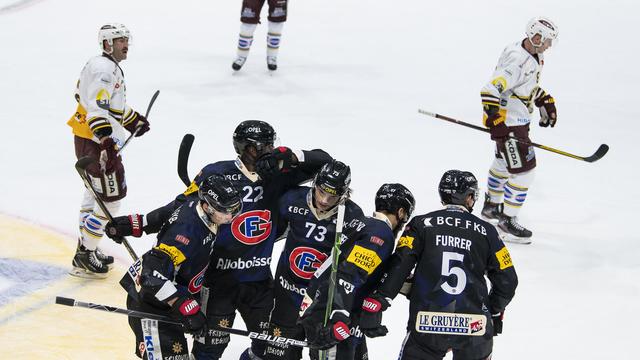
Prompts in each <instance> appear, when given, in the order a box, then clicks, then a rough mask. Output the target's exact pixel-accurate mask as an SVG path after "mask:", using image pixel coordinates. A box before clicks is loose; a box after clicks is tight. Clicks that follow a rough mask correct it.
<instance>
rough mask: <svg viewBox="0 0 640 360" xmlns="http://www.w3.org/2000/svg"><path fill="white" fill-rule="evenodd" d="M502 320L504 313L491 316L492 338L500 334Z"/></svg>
mask: <svg viewBox="0 0 640 360" xmlns="http://www.w3.org/2000/svg"><path fill="white" fill-rule="evenodd" d="M503 318H504V312H501V313H497V314H491V321H492V322H493V336H498V334H502V319H503Z"/></svg>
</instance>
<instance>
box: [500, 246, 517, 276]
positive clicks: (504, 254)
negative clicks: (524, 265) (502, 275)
mask: <svg viewBox="0 0 640 360" xmlns="http://www.w3.org/2000/svg"><path fill="white" fill-rule="evenodd" d="M496 258H497V259H498V263H499V264H500V270H504V269H506V268H509V267H512V266H513V262H512V261H511V254H509V250H507V247H506V246H505V247H503V248H502V249H500V250H499V251H498V252H496Z"/></svg>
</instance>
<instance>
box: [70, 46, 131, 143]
mask: <svg viewBox="0 0 640 360" xmlns="http://www.w3.org/2000/svg"><path fill="white" fill-rule="evenodd" d="M76 100H78V103H79V106H78V111H77V112H76V114H75V115H74V117H72V118H71V120H70V121H69V125H71V127H72V128H73V129H74V134H76V135H77V136H81V137H84V138H90V139H92V140H94V141H96V142H97V141H98V137H97V136H96V135H95V134H96V131H99V130H100V129H105V128H109V127H110V128H111V130H112V131H111V137H112V138H113V140H114V141H115V143H116V144H117V145H118V146H121V145H122V144H123V143H124V141H125V138H126V136H125V131H124V130H125V129H124V126H125V125H128V124H130V123H131V122H132V121H133V120H134V119H135V118H136V116H137V115H136V114H135V112H134V111H133V110H132V109H131V108H130V107H129V106H127V96H126V86H125V83H124V73H123V72H122V69H121V68H120V66H118V64H117V63H116V62H115V61H114V60H113V59H111V58H110V57H107V56H105V55H102V56H95V57H93V58H91V59H89V61H88V62H87V64H86V65H85V66H84V68H83V69H82V72H81V73H80V79H79V80H78V85H77V88H76Z"/></svg>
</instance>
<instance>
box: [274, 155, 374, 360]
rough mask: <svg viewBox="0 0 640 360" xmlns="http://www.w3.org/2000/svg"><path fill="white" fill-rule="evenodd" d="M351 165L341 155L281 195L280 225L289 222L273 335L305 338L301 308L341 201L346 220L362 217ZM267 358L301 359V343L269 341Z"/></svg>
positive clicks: (326, 247) (278, 275)
mask: <svg viewBox="0 0 640 360" xmlns="http://www.w3.org/2000/svg"><path fill="white" fill-rule="evenodd" d="M350 184H351V169H350V168H349V166H347V165H345V164H344V163H343V162H341V161H337V160H333V161H332V162H330V163H327V164H325V165H324V166H323V167H322V169H320V171H319V172H318V173H317V174H316V176H315V177H314V180H313V186H312V187H307V186H301V187H298V188H296V189H292V190H289V191H288V192H287V193H285V194H284V196H283V197H282V198H281V200H280V210H279V211H280V217H279V222H278V228H279V229H285V228H287V227H288V231H287V238H286V242H285V245H284V249H283V250H282V253H281V254H280V259H279V261H278V267H277V269H276V275H275V280H276V281H275V284H274V298H275V301H274V306H273V310H272V311H271V319H270V324H269V332H270V334H272V335H276V336H284V337H288V338H294V339H298V340H304V338H305V334H304V328H303V327H302V326H301V325H298V324H297V323H296V322H297V320H298V313H299V311H300V306H301V305H302V300H303V298H304V297H305V295H306V291H307V290H306V289H307V286H308V284H309V281H310V280H311V278H312V277H313V274H314V272H315V271H316V270H317V269H318V268H319V267H320V266H321V265H322V263H323V262H324V261H325V260H326V259H327V258H328V257H329V255H330V254H331V249H332V248H333V245H334V242H335V236H336V221H337V212H338V205H339V204H344V205H345V215H344V222H345V223H349V222H351V221H357V222H358V223H361V220H359V219H362V218H363V217H364V214H363V213H362V209H360V207H359V206H358V205H356V203H354V202H353V201H351V200H350V199H349V197H350V193H351V189H350V188H349V185H350ZM262 359H265V360H277V359H286V360H298V359H302V348H300V347H297V346H288V345H286V344H284V343H269V344H268V345H267V348H266V351H265V354H264V357H262Z"/></svg>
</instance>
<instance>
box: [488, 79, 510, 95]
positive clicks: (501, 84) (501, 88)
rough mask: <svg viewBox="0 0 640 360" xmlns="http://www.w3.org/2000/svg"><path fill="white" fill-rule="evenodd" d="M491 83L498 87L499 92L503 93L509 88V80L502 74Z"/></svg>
mask: <svg viewBox="0 0 640 360" xmlns="http://www.w3.org/2000/svg"><path fill="white" fill-rule="evenodd" d="M491 84H493V86H495V87H496V89H498V92H499V93H501V94H502V92H503V91H504V89H506V88H507V80H505V78H503V77H502V76H498V77H497V78H495V79H493V80H492V81H491Z"/></svg>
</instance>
